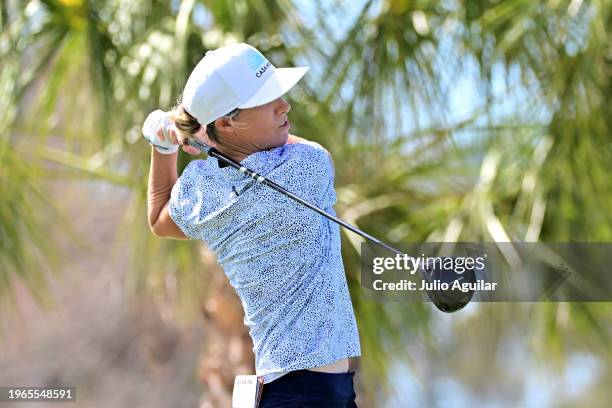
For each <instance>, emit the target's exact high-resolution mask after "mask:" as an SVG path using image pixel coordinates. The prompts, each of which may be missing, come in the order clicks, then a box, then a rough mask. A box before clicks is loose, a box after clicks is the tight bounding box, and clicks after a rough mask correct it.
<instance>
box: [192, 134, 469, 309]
mask: <svg viewBox="0 0 612 408" xmlns="http://www.w3.org/2000/svg"><path fill="white" fill-rule="evenodd" d="M186 144H187V145H189V146H192V147H195V148H197V149H199V150H200V151H203V152H206V153H207V154H208V156H210V157H214V158H216V159H217V160H220V161H222V162H223V163H225V164H227V165H228V166H231V167H233V168H235V169H237V170H238V171H240V172H241V173H244V174H245V175H247V176H249V177H251V178H253V179H254V180H256V181H257V182H258V183H261V184H264V185H266V186H268V187H270V188H272V189H274V190H276V191H278V192H280V193H281V194H284V195H285V196H287V197H289V198H291V199H293V200H295V201H297V202H298V203H300V204H302V205H304V206H306V207H308V208H310V209H311V210H314V211H316V212H318V213H319V214H321V215H322V216H324V217H326V218H328V219H330V220H332V221H334V222H336V223H338V224H340V225H342V226H343V227H345V228H347V229H348V230H350V231H353V232H354V233H355V234H358V235H360V236H362V237H364V238H365V239H367V240H369V241H371V242H373V243H375V244H377V245H379V246H381V247H383V248H385V249H387V250H389V251H391V252H394V253H396V254H399V255H401V256H407V255H406V254H404V253H403V252H402V251H400V250H398V249H396V248H394V247H392V246H391V245H389V244H387V243H385V242H383V241H381V240H379V239H378V238H375V237H373V236H371V235H370V234H368V233H366V232H363V231H361V230H360V229H359V228H357V227H355V226H353V225H351V224H349V223H347V222H346V221H343V220H341V219H340V218H338V217H335V216H333V215H331V214H328V213H327V212H325V211H323V210H322V209H320V208H319V207H317V206H315V205H312V204H311V203H309V202H308V201H306V200H304V199H302V198H301V197H298V196H297V195H295V194H293V193H292V192H290V191H288V190H286V189H285V188H283V187H282V186H280V185H278V184H276V183H275V182H273V181H271V180H268V179H267V178H265V177H264V176H262V175H261V174H258V173H256V172H254V171H253V170H251V169H248V168H246V167H244V166H243V165H241V164H240V163H237V162H236V161H234V160H232V159H230V158H229V157H227V156H225V155H223V154H222V153H220V152H219V151H218V150H216V149H215V148H214V147H210V146H208V145H206V144H204V143H202V142H200V141H199V140H194V139H188V140H187V141H186ZM426 268H427V269H426V270H423V269H422V268H418V269H417V270H418V272H419V275H420V277H421V278H422V279H424V280H425V281H427V282H432V281H433V280H434V279H435V280H438V281H440V282H446V283H452V282H453V281H454V280H457V279H464V280H465V281H468V282H475V274H474V271H473V270H467V271H465V272H463V273H461V274H459V273H457V272H455V271H451V272H450V273H449V272H448V271H447V270H446V269H444V268H441V269H440V268H435V267H434V268H433V269H430V268H428V267H427V266H426ZM427 293H428V296H429V298H430V299H431V301H432V302H433V303H434V305H436V307H437V308H438V309H439V310H441V311H443V312H446V313H452V312H456V311H457V310H460V309H462V308H463V307H464V306H465V305H466V304H468V302H469V301H470V299H471V298H472V296H473V294H474V292H473V291H469V292H467V293H465V292H459V291H453V290H446V291H445V290H438V291H428V292H427Z"/></svg>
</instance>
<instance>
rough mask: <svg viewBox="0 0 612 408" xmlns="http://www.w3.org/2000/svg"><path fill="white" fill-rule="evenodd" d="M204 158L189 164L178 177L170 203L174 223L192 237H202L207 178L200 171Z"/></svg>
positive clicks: (170, 212) (169, 207)
mask: <svg viewBox="0 0 612 408" xmlns="http://www.w3.org/2000/svg"><path fill="white" fill-rule="evenodd" d="M199 162H202V160H194V161H192V162H191V163H189V164H188V165H187V167H186V168H185V170H184V171H183V174H181V176H180V177H179V178H178V180H177V181H176V183H175V184H174V186H173V187H172V192H171V194H170V201H169V203H168V212H169V214H170V217H171V218H172V220H173V221H174V223H175V224H176V225H177V226H178V227H179V228H180V229H181V231H183V233H184V234H185V235H186V236H187V237H189V238H191V239H202V231H201V229H202V222H201V218H202V217H201V213H202V209H203V204H204V199H205V191H206V184H207V183H206V178H205V177H204V175H203V174H202V172H199V171H198V167H199V165H200V163H199Z"/></svg>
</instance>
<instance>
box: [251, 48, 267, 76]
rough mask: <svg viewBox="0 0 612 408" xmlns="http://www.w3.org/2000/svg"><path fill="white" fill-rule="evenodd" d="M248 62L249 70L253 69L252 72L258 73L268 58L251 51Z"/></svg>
mask: <svg viewBox="0 0 612 408" xmlns="http://www.w3.org/2000/svg"><path fill="white" fill-rule="evenodd" d="M247 62H248V64H249V68H251V71H253V72H256V71H257V70H258V68H259V67H260V66H262V64H263V63H264V62H266V58H265V57H264V56H263V55H261V54H260V53H258V52H257V51H249V55H248V56H247Z"/></svg>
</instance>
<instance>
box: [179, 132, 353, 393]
mask: <svg viewBox="0 0 612 408" xmlns="http://www.w3.org/2000/svg"><path fill="white" fill-rule="evenodd" d="M241 164H242V165H244V166H245V167H248V168H250V169H251V170H253V171H255V172H257V173H259V174H262V175H264V176H265V177H267V178H268V179H270V180H272V181H274V182H276V183H278V184H280V185H281V186H283V187H285V188H286V189H287V190H289V191H291V192H292V193H294V194H296V195H298V196H299V197H301V198H303V199H305V200H306V201H309V202H310V203H312V204H314V205H316V206H318V207H319V208H322V209H323V210H324V211H326V212H328V213H330V214H332V215H335V212H334V209H333V205H334V203H335V202H336V193H335V190H334V169H333V164H332V161H331V159H330V157H329V155H328V154H327V152H326V151H325V150H324V149H323V148H322V147H321V145H319V144H317V143H314V142H299V143H296V144H286V145H283V146H279V147H276V148H273V149H271V150H265V151H260V152H256V153H253V154H251V155H249V156H247V157H246V158H245V159H244V160H243V161H242V162H241ZM168 208H169V212H170V216H171V217H172V219H173V220H174V222H175V223H176V224H177V225H178V226H179V228H180V229H181V230H182V231H183V232H184V233H185V235H187V236H188V237H190V238H192V239H201V240H203V241H204V242H205V243H206V244H207V245H208V247H209V248H210V249H211V250H213V251H214V252H215V253H216V255H217V260H218V262H219V264H220V265H221V267H222V268H223V270H224V271H225V274H226V276H227V278H228V279H229V282H230V284H231V285H232V286H233V287H234V289H235V290H236V292H237V294H238V296H239V297H240V299H241V301H242V306H243V308H244V312H245V317H244V323H245V324H246V325H247V326H248V327H249V329H250V330H249V333H250V335H251V338H252V339H253V351H254V353H255V371H256V374H257V375H258V376H263V379H264V383H268V382H270V381H272V380H275V379H276V378H279V377H281V376H282V375H283V374H285V373H287V372H288V371H294V370H300V369H307V368H313V367H319V366H323V365H326V364H330V363H333V362H334V361H337V360H340V359H343V358H347V357H357V356H360V354H361V348H360V344H359V335H358V332H357V324H356V321H355V314H354V311H353V306H352V304H351V299H350V296H349V291H348V287H347V283H346V277H345V275H344V273H345V272H344V265H343V263H342V257H341V253H340V227H339V226H338V224H336V223H334V222H332V221H330V220H328V219H327V218H325V217H323V216H322V215H320V214H318V213H316V212H315V211H313V210H311V209H309V208H307V207H305V206H303V205H302V204H299V203H297V202H295V201H293V200H291V199H290V198H288V197H285V196H284V195H283V194H281V193H279V192H277V191H275V190H273V189H272V188H270V187H267V186H264V185H262V184H259V183H257V182H256V181H255V180H253V179H252V178H250V177H248V176H246V175H244V174H242V173H240V172H239V171H238V170H236V169H234V168H232V167H223V168H221V167H220V166H219V164H218V161H217V160H216V159H214V158H209V159H208V160H194V161H192V162H191V163H189V165H188V166H187V167H186V168H185V171H184V172H183V174H182V175H181V176H180V177H179V179H178V181H177V182H176V184H175V185H174V187H173V189H172V196H171V198H170V203H169V205H168Z"/></svg>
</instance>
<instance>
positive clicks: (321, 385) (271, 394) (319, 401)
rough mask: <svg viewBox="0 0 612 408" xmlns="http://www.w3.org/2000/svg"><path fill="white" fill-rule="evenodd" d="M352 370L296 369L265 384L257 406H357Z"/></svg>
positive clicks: (291, 407) (292, 407) (305, 407)
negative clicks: (322, 370) (340, 371)
mask: <svg viewBox="0 0 612 408" xmlns="http://www.w3.org/2000/svg"><path fill="white" fill-rule="evenodd" d="M354 375H355V372H354V371H349V372H346V373H322V372H319V371H310V370H297V371H291V372H289V373H287V374H285V375H283V376H282V377H280V378H278V379H276V380H274V381H272V382H269V383H267V384H264V386H263V391H262V394H261V401H260V403H259V407H260V408H277V407H279V408H280V407H282V408H314V407H317V408H340V407H342V408H356V407H357V405H356V404H355V389H354V388H353V376H354Z"/></svg>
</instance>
